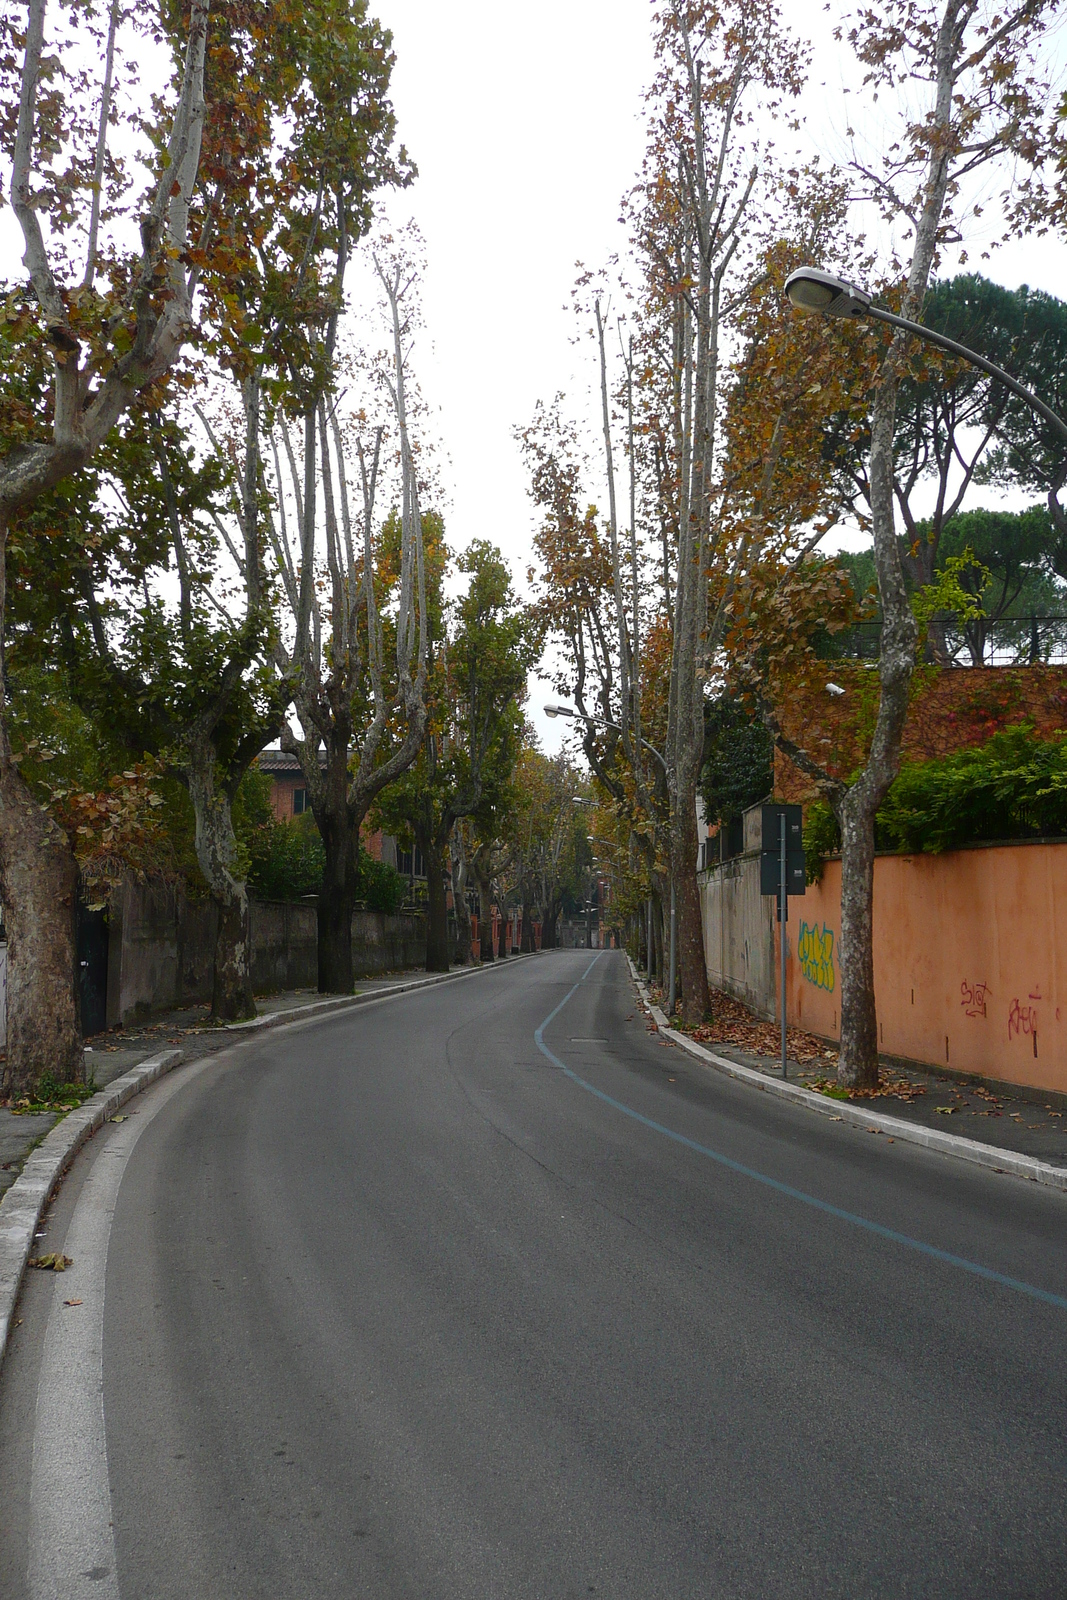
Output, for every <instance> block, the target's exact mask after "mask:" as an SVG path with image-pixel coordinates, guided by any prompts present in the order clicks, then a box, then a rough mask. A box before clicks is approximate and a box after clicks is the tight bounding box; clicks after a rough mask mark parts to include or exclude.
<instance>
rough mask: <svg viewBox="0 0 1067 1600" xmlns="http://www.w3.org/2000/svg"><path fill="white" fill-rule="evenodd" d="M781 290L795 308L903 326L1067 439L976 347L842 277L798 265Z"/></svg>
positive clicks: (1066, 429)
mask: <svg viewBox="0 0 1067 1600" xmlns="http://www.w3.org/2000/svg"><path fill="white" fill-rule="evenodd" d="M785 292H786V297H787V299H788V300H789V303H790V305H792V306H795V307H796V309H797V310H798V311H805V312H817V313H820V314H821V315H822V316H825V317H844V318H845V319H846V320H847V321H855V320H856V319H858V318H867V317H871V318H873V319H874V321H876V322H888V324H889V326H890V327H891V328H903V329H904V332H905V333H910V334H913V335H914V336H915V338H917V339H925V340H926V343H927V344H935V345H937V347H938V349H939V350H947V351H948V353H949V355H953V356H959V357H960V358H961V359H962V360H964V361H969V362H970V364H971V366H972V367H978V369H979V370H980V371H981V372H988V374H989V376H990V377H991V378H996V379H997V381H998V382H999V383H1002V384H1004V386H1005V388H1007V389H1010V390H1011V392H1012V394H1013V395H1016V396H1017V397H1018V399H1020V400H1022V401H1023V403H1024V404H1025V405H1028V406H1029V407H1030V409H1031V411H1036V412H1037V414H1038V416H1041V417H1044V419H1045V421H1046V422H1048V423H1050V424H1051V425H1052V427H1053V428H1055V429H1056V432H1057V433H1058V434H1059V435H1060V438H1061V439H1063V440H1065V441H1067V422H1064V420H1063V418H1062V417H1060V416H1057V415H1056V413H1055V411H1053V410H1052V409H1051V407H1049V406H1047V405H1046V404H1045V402H1044V401H1043V400H1039V399H1038V397H1037V395H1036V394H1031V393H1030V390H1029V389H1026V388H1024V387H1023V385H1022V384H1021V383H1019V382H1018V380H1017V379H1015V378H1013V377H1012V375H1011V373H1010V372H1005V371H1004V368H1003V367H998V366H997V365H996V363H995V362H993V361H987V360H986V358H985V356H980V355H979V354H978V352H977V351H976V350H968V348H967V346H966V345H964V344H959V343H957V341H956V340H955V339H950V338H949V337H948V336H947V334H944V333H938V332H937V331H936V330H935V329H933V328H926V327H924V326H923V324H922V323H921V322H912V321H911V320H910V319H909V318H908V317H898V316H897V315H896V313H895V312H893V311H884V310H883V309H882V307H881V306H876V305H873V304H872V301H871V296H870V295H869V294H868V293H867V291H866V290H865V289H859V288H857V287H856V285H855V284H853V283H849V282H847V281H846V279H844V278H837V277H835V276H834V274H833V273H832V272H822V271H821V270H820V269H819V268H818V267H799V268H798V269H797V271H796V272H791V273H790V274H789V276H788V278H787V279H786V280H785Z"/></svg>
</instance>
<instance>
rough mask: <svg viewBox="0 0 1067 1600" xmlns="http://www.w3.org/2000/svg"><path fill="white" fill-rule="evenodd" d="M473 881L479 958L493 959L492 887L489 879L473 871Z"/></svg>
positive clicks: (494, 953) (494, 954) (494, 958)
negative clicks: (476, 909) (475, 889)
mask: <svg viewBox="0 0 1067 1600" xmlns="http://www.w3.org/2000/svg"><path fill="white" fill-rule="evenodd" d="M475 882H476V883H477V885H478V942H479V945H480V947H481V960H482V961H495V960H496V950H495V948H494V946H493V894H492V888H491V885H490V882H489V879H488V878H483V877H479V876H478V874H477V872H476V873H475Z"/></svg>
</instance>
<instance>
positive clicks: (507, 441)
mask: <svg viewBox="0 0 1067 1600" xmlns="http://www.w3.org/2000/svg"><path fill="white" fill-rule="evenodd" d="M786 10H787V15H788V16H789V18H790V20H791V22H792V23H793V26H794V27H795V28H796V29H797V30H798V31H800V32H805V31H806V32H807V33H808V34H809V36H810V38H811V39H812V42H813V44H814V46H815V60H814V63H813V71H812V79H811V88H810V91H809V94H808V96H807V98H806V113H807V126H806V129H805V139H806V140H807V141H810V143H811V145H812V147H814V148H815V149H820V150H821V151H822V152H823V153H824V155H826V156H827V157H830V158H836V159H839V160H841V159H845V158H846V156H847V151H846V146H845V128H846V126H847V124H848V121H849V120H851V121H852V122H853V123H854V124H856V125H857V127H860V123H861V119H859V118H857V115H856V113H857V110H858V109H859V108H858V106H857V98H856V97H855V96H853V98H851V99H850V100H846V99H845V96H844V93H843V90H844V88H845V87H846V85H847V84H849V83H852V84H856V85H857V87H858V83H857V78H856V74H855V72H854V68H853V64H852V62H851V59H850V58H849V56H848V54H847V53H846V52H844V51H843V50H842V49H841V48H840V47H839V46H837V45H835V43H834V41H833V39H832V30H833V23H834V20H835V18H836V15H838V14H839V13H840V8H839V6H838V5H837V4H834V5H833V6H832V8H831V9H830V10H829V11H828V10H827V8H826V7H824V5H823V4H822V0H794V3H793V4H791V5H789V6H788V7H787V8H786ZM377 11H378V15H379V16H380V17H381V19H382V21H383V23H384V24H385V25H386V26H387V27H389V28H391V29H392V30H393V34H394V40H395V48H396V53H397V66H396V71H395V76H394V83H393V97H394V103H395V106H396V110H397V114H398V119H399V125H400V132H401V137H402V138H403V140H404V141H405V143H406V144H407V145H408V148H409V150H410V152H411V154H412V156H413V157H414V159H415V161H416V162H417V164H418V167H419V179H418V181H417V183H416V185H415V186H414V187H413V188H412V189H411V190H410V191H407V192H406V193H405V194H404V195H403V196H401V197H397V199H396V200H395V202H394V203H393V204H392V205H391V206H390V211H391V214H392V215H393V216H394V217H395V218H396V219H397V220H400V219H401V218H403V217H406V216H408V215H411V216H414V217H415V218H416V220H417V221H418V224H419V227H420V228H421V230H422V233H423V236H424V238H425V241H426V247H427V274H426V282H425V290H424V303H425V312H426V340H425V341H424V342H423V345H422V348H420V350H419V351H418V352H417V354H416V358H415V364H416V367H417V370H418V372H419V374H420V378H421V380H422V383H423V387H424V390H425V392H426V395H427V399H428V400H429V401H430V402H431V403H432V404H433V405H434V406H435V407H439V411H438V413H437V425H438V431H439V437H440V441H441V444H442V446H443V449H444V452H445V455H446V460H445V461H444V462H443V464H442V465H443V473H442V477H443V479H444V482H445V484H446V485H447V488H448V490H449V492H450V497H451V506H450V507H449V508H448V524H449V531H450V536H451V539H452V542H453V543H455V544H459V545H462V544H464V543H466V541H467V540H468V539H469V538H476V537H477V538H488V539H492V540H493V541H494V542H495V543H497V544H499V545H501V546H502V547H503V548H504V550H505V551H507V552H508V554H509V555H510V556H511V557H512V559H513V561H514V563H515V565H516V569H517V571H521V570H522V568H523V567H524V566H525V564H526V558H527V555H528V552H529V549H530V535H531V530H532V514H531V507H530V504H529V501H528V499H527V496H526V489H525V482H524V477H523V471H522V466H521V462H520V460H519V455H518V451H517V449H516V447H515V444H514V441H513V438H512V428H513V427H514V426H515V425H516V424H522V423H525V422H526V421H528V420H529V418H530V416H531V415H532V412H533V409H534V406H535V404H536V402H537V401H538V400H539V399H541V400H545V401H548V400H550V399H551V397H552V395H553V394H554V393H555V392H556V391H557V390H558V389H561V388H571V387H572V386H576V385H580V384H581V383H582V382H583V381H584V379H583V378H582V376H581V359H580V357H579V355H578V354H577V352H576V351H575V349H574V348H573V346H572V345H571V342H570V341H571V339H572V337H573V334H574V328H575V325H574V320H573V317H572V315H571V313H570V312H569V310H567V309H566V301H567V297H568V294H569V291H570V288H571V285H572V283H573V281H574V278H575V263H576V262H578V261H581V262H583V263H584V264H586V265H587V266H591V267H598V266H600V265H601V264H603V263H604V262H605V261H606V259H607V258H608V257H609V256H610V255H611V253H612V252H613V251H615V250H620V251H621V249H622V248H623V246H624V243H625V240H624V234H623V230H622V229H621V228H620V226H619V224H618V214H619V201H620V198H621V196H622V194H623V193H624V191H625V190H626V189H627V188H628V186H629V184H630V182H631V181H632V178H633V176H634V174H635V172H636V170H637V167H638V164H639V162H640V159H641V155H642V151H643V145H644V133H643V125H642V103H641V102H642V91H643V89H644V88H645V86H646V85H647V83H648V81H649V79H650V78H651V76H652V71H653V60H652V49H651V32H650V24H651V15H652V7H651V4H650V3H649V0H541V3H540V4H539V5H537V6H535V7H529V6H527V7H511V6H502V5H500V4H499V3H498V0H453V3H452V4H450V5H448V6H443V5H441V4H440V3H439V0H377ZM1061 49H1062V40H1061V41H1060V43H1059V45H1058V46H1057V54H1060V53H1061ZM846 107H847V110H848V117H846ZM867 130H868V132H869V133H870V134H872V136H874V137H877V128H876V126H874V125H872V124H870V123H868V124H867ZM867 220H868V222H869V221H870V219H867ZM990 226H991V224H990ZM980 248H981V244H979V247H978V249H974V250H973V251H972V255H971V261H970V263H969V265H970V267H972V268H976V269H978V268H980V269H981V270H983V271H985V272H987V273H988V274H989V275H990V276H992V277H995V278H997V279H999V280H1000V281H1002V282H1004V283H1006V284H1010V285H1012V286H1015V285H1017V284H1019V283H1021V282H1028V283H1030V284H1032V285H1033V286H1035V287H1039V288H1044V289H1048V290H1050V291H1051V292H1052V293H1058V294H1062V293H1063V292H1064V288H1063V284H1064V247H1063V244H1062V242H1060V241H1058V240H1056V241H1045V242H1042V241H1034V240H1026V241H1020V242H1018V243H1017V244H1014V245H1012V246H1010V247H1008V248H1005V249H1003V250H1000V251H998V252H997V254H996V255H995V256H994V258H993V259H992V261H990V262H985V263H983V262H980V261H979V260H978V253H979V249H980ZM953 265H954V264H953V263H946V269H947V270H951V269H952V266H953ZM431 344H432V348H430V345H431ZM546 697H548V698H551V697H550V696H547V693H535V694H533V695H532V696H531V701H532V703H531V710H534V709H535V708H539V706H540V702H541V701H542V700H543V699H545V698H546ZM536 720H537V721H538V723H539V726H540V728H541V731H542V735H543V737H544V738H545V741H546V744H547V745H548V746H549V747H550V748H554V747H555V744H556V741H557V739H558V736H559V730H560V728H561V724H560V723H558V722H557V723H554V724H553V723H546V722H544V720H543V719H542V718H540V717H537V719H536Z"/></svg>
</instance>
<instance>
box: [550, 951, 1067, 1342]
mask: <svg viewBox="0 0 1067 1600" xmlns="http://www.w3.org/2000/svg"><path fill="white" fill-rule="evenodd" d="M601 954H603V951H601ZM599 960H600V956H596V957H595V958H594V959H593V960H592V961H591V962H590V963H589V965H588V966H587V967H586V969H585V971H584V972H583V973H582V975H581V977H580V978H579V979H578V982H577V983H576V984H575V985H574V988H573V989H571V990H570V991H569V993H567V994H565V995H564V996H563V999H562V1000H561V1001H560V1003H559V1005H558V1006H557V1007H556V1009H555V1010H554V1011H550V1012H549V1014H548V1016H547V1017H546V1018H545V1020H544V1022H542V1023H541V1026H540V1027H539V1028H536V1029H535V1030H534V1043H535V1044H536V1045H537V1048H538V1050H540V1052H541V1054H542V1055H543V1056H547V1057H548V1059H549V1061H551V1062H552V1063H553V1065H555V1066H557V1067H558V1068H559V1070H560V1071H561V1072H562V1073H563V1074H564V1075H565V1076H566V1077H568V1078H569V1079H570V1080H571V1082H572V1083H575V1084H577V1085H578V1087H579V1088H580V1089H584V1090H585V1091H586V1093H587V1094H591V1095H595V1096H596V1098H597V1099H598V1100H603V1102H604V1104H605V1105H609V1106H611V1107H612V1108H613V1109H614V1110H615V1111H621V1112H622V1114H623V1116H625V1117H631V1118H632V1119H633V1121H634V1122H640V1123H641V1124H642V1125H643V1126H644V1127H646V1128H651V1129H652V1130H653V1131H654V1132H655V1133H661V1134H662V1135H663V1136H664V1138H666V1139H672V1140H673V1141H674V1143H675V1144H680V1145H684V1146H685V1148H686V1149H687V1150H695V1151H696V1153H697V1155H701V1156H706V1157H707V1159H708V1160H709V1161H714V1162H716V1163H717V1164H718V1165H719V1166H721V1167H725V1168H726V1170H727V1171H728V1172H733V1173H736V1174H737V1175H738V1177H742V1178H749V1179H750V1180H751V1181H752V1182H753V1183H761V1184H763V1186H764V1187H765V1188H767V1189H773V1190H774V1191H775V1193H776V1194H781V1195H785V1196H786V1198H787V1199H789V1200H798V1201H799V1202H800V1203H801V1205H805V1206H810V1207H811V1208H812V1210H814V1211H821V1212H823V1214H824V1215H825V1216H828V1217H836V1218H837V1220H838V1221H839V1222H848V1223H850V1224H851V1225H852V1226H853V1227H855V1228H862V1229H863V1230H864V1232H865V1233H873V1234H874V1235H875V1236H876V1237H877V1238H879V1239H888V1240H889V1241H890V1242H891V1243H892V1244H899V1245H902V1246H903V1247H904V1248H905V1249H906V1250H916V1251H918V1252H919V1254H920V1255H924V1256H930V1257H931V1258H932V1259H933V1260H934V1261H941V1262H943V1263H944V1264H945V1265H946V1266H949V1267H957V1268H958V1269H959V1270H960V1271H961V1272H969V1273H971V1274H972V1276H973V1277H976V1278H984V1279H985V1280H986V1282H987V1283H996V1284H999V1285H1000V1287H1001V1288H1003V1289H1014V1290H1015V1292H1016V1293H1017V1294H1024V1295H1028V1296H1029V1297H1030V1299H1032V1300H1041V1301H1043V1302H1044V1304H1045V1305H1049V1306H1056V1307H1057V1308H1058V1309H1059V1310H1061V1311H1067V1297H1065V1296H1063V1295H1060V1294H1053V1293H1052V1292H1051V1290H1049V1289H1039V1288H1038V1287H1037V1285H1036V1284H1033V1283H1024V1282H1023V1281H1022V1280H1021V1279H1019V1278H1009V1277H1007V1276H1005V1274H1004V1273H1003V1272H994V1271H993V1269H992V1267H983V1266H982V1265H981V1264H980V1263H979V1262H977V1261H969V1260H968V1259H967V1257H966V1256H957V1255H953V1254H952V1252H951V1251H950V1250H941V1249H939V1247H938V1246H937V1245H934V1244H926V1243H925V1241H924V1240H922V1239H913V1238H911V1236H910V1235H909V1234H906V1233H899V1232H898V1231H897V1229H896V1228H887V1227H884V1226H883V1224H882V1223H880V1222H872V1221H871V1219H870V1218H869V1217H861V1216H859V1215H858V1214H857V1213H856V1212H854V1211H846V1210H844V1209H843V1207H841V1206H835V1205H831V1204H830V1202H829V1201H828V1200H820V1199H819V1198H818V1197H817V1196H816V1195H813V1194H807V1193H806V1192H805V1191H804V1190H803V1189H794V1188H793V1186H792V1184H789V1183H783V1182H782V1181H781V1179H780V1178H772V1177H771V1176H770V1175H769V1173H766V1172H757V1171H756V1169H755V1168H754V1167H746V1166H745V1165H744V1164H743V1163H742V1162H740V1161H734V1160H733V1159H732V1158H731V1157H730V1156H724V1155H723V1154H722V1153H721V1151H718V1150H712V1149H711V1148H710V1146H708V1145H706V1144H700V1143H698V1141H697V1140H696V1139H690V1138H688V1137H687V1135H686V1134H684V1133H677V1132H676V1131H675V1130H674V1129H673V1128H668V1127H666V1126H665V1124H664V1123H662V1122H656V1121H654V1119H653V1118H652V1117H646V1116H645V1115H644V1113H643V1112H641V1111H635V1110H634V1108H633V1106H628V1105H626V1104H625V1103H624V1102H623V1101H622V1100H616V1099H615V1097H614V1095H610V1094H605V1092H604V1090H603V1089H598V1088H597V1087H596V1086H595V1085H594V1084H592V1083H587V1082H586V1080H585V1079H584V1078H581V1077H579V1076H578V1074H577V1073H576V1072H574V1071H573V1070H572V1069H571V1068H570V1067H568V1065H567V1063H566V1062H565V1061H561V1060H560V1058H559V1056H557V1055H555V1054H554V1053H553V1052H552V1051H551V1050H550V1049H549V1048H548V1045H547V1044H546V1043H545V1041H544V1031H545V1029H546V1028H547V1027H548V1025H549V1023H550V1022H553V1021H554V1020H555V1019H556V1017H558V1016H559V1014H560V1012H561V1011H562V1010H563V1008H564V1006H565V1005H566V1004H567V1002H568V1000H570V999H571V996H572V995H575V994H577V992H578V990H579V989H580V988H581V986H582V984H583V983H584V982H585V980H586V978H588V976H589V974H590V973H591V972H592V970H593V968H594V967H595V966H596V964H597V962H598V961H599Z"/></svg>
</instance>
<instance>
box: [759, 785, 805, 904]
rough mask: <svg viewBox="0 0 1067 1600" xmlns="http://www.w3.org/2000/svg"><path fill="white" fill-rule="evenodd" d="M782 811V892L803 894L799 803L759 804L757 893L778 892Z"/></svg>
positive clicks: (802, 849) (802, 851)
mask: <svg viewBox="0 0 1067 1600" xmlns="http://www.w3.org/2000/svg"><path fill="white" fill-rule="evenodd" d="M783 813H784V814H785V892H786V894H787V895H797V894H804V893H805V889H806V885H805V882H804V878H805V868H804V835H803V814H802V812H801V808H800V806H763V807H762V824H763V828H762V833H763V837H762V839H761V840H760V844H761V850H760V894H773V895H779V894H780V893H781V883H782V866H781V860H782V855H781V851H782V815H783Z"/></svg>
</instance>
